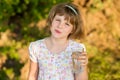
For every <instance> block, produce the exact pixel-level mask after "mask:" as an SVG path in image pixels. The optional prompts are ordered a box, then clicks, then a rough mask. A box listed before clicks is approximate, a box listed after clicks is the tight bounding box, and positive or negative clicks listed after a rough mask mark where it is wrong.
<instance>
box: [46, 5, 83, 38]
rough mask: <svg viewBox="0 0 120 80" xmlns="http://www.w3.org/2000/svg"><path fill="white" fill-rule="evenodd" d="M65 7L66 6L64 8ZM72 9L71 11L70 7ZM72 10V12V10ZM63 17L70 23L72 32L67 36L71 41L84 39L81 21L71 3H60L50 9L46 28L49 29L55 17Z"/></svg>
mask: <svg viewBox="0 0 120 80" xmlns="http://www.w3.org/2000/svg"><path fill="white" fill-rule="evenodd" d="M66 5H67V6H66ZM69 6H70V7H72V9H71V8H70V7H69ZM73 9H74V10H73ZM56 14H57V15H64V16H65V17H66V19H67V20H70V23H71V24H73V31H72V33H71V34H70V35H69V36H68V37H69V38H71V39H80V38H82V37H84V35H85V31H84V26H83V21H82V17H81V14H80V12H79V9H78V7H77V6H76V5H75V4H73V3H60V4H57V5H55V6H53V7H52V9H51V10H50V12H49V15H48V19H47V26H48V27H49V28H50V26H51V24H52V21H53V19H54V17H55V15H56Z"/></svg>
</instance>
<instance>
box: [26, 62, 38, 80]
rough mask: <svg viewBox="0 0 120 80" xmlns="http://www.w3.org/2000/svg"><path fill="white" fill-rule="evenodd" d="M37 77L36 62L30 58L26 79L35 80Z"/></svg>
mask: <svg viewBox="0 0 120 80" xmlns="http://www.w3.org/2000/svg"><path fill="white" fill-rule="evenodd" d="M37 77H38V63H35V62H33V61H31V60H30V69H29V74H28V80H37Z"/></svg>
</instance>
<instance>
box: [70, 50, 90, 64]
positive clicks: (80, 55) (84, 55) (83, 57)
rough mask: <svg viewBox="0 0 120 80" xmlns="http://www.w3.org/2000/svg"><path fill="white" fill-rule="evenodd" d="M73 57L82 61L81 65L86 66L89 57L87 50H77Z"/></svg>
mask: <svg viewBox="0 0 120 80" xmlns="http://www.w3.org/2000/svg"><path fill="white" fill-rule="evenodd" d="M76 53H77V55H76ZM72 58H74V59H77V60H78V61H80V63H81V66H86V65H87V64H88V57H87V53H86V52H75V53H73V54H72Z"/></svg>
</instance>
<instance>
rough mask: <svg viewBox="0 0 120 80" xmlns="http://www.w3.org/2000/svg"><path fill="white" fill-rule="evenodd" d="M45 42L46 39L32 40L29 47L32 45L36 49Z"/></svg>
mask: <svg viewBox="0 0 120 80" xmlns="http://www.w3.org/2000/svg"><path fill="white" fill-rule="evenodd" d="M43 42H44V39H40V40H36V41H32V42H30V45H29V47H32V48H34V49H35V48H38V47H40V46H41V45H43Z"/></svg>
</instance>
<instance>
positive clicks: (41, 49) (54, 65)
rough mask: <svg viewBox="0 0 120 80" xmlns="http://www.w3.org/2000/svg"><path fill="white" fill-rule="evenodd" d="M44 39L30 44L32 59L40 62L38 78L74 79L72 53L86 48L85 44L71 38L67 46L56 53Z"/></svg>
mask: <svg viewBox="0 0 120 80" xmlns="http://www.w3.org/2000/svg"><path fill="white" fill-rule="evenodd" d="M44 40H45V39H42V40H37V41H35V42H31V43H30V46H29V54H30V59H31V60H32V61H33V62H36V63H38V64H39V74H38V80H74V76H73V73H72V58H71V54H72V52H74V51H78V50H79V51H81V50H82V49H83V48H84V50H85V46H84V45H83V44H81V43H78V42H75V41H73V40H69V44H68V46H67V48H66V49H65V50H64V51H62V52H61V53H59V54H55V53H51V52H50V51H49V50H48V49H47V47H46V44H45V42H44Z"/></svg>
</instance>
